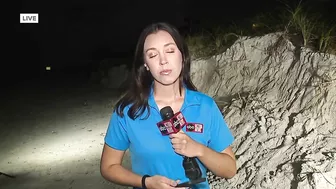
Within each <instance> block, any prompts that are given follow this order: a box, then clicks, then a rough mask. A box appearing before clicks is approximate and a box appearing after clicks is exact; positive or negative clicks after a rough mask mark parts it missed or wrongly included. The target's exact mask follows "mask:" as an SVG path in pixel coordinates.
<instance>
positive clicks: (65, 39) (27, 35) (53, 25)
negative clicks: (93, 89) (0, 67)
mask: <svg viewBox="0 0 336 189" xmlns="http://www.w3.org/2000/svg"><path fill="white" fill-rule="evenodd" d="M316 1H317V0H316ZM204 2H206V3H204ZM223 2H225V4H224V5H219V3H223ZM274 2H276V1H275V0H255V1H246V2H245V1H242V0H241V1H238V0H237V1H231V3H227V1H211V0H208V1H192V0H184V1H183V0H170V1H154V0H147V1H131V0H124V1H111V0H110V1H106V0H96V1H88V0H86V1H83V0H81V1H80V0H69V1H42V0H35V1H28V0H22V1H21V5H20V10H19V12H20V13H38V14H39V23H38V24H20V23H19V21H17V23H16V24H15V31H16V33H15V34H16V36H15V39H16V41H15V44H16V46H20V47H25V48H20V49H15V52H16V53H17V54H20V56H14V59H15V60H14V62H15V65H14V64H11V65H8V67H9V68H8V69H7V70H13V69H14V70H15V71H16V72H18V69H17V65H21V71H20V73H21V75H24V76H25V75H27V76H31V75H38V71H39V70H41V69H43V68H44V66H45V65H52V66H54V67H65V66H70V65H87V64H88V63H89V62H90V61H91V60H93V59H96V60H99V59H103V58H104V57H111V56H117V55H119V56H126V55H127V54H130V55H132V53H133V49H134V46H135V43H136V40H137V37H138V35H139V34H140V31H141V30H142V28H143V27H144V26H145V25H147V24H148V23H151V22H153V21H168V22H170V23H172V24H174V25H176V26H178V27H179V26H182V25H183V19H184V18H186V17H189V18H192V19H193V20H197V19H199V18H201V17H202V18H208V19H210V20H213V18H219V17H221V19H223V22H224V21H231V20H235V19H239V18H243V17H248V16H250V15H253V12H256V11H258V10H260V9H262V10H270V9H273V8H274V7H275V3H274ZM18 20H19V15H18ZM31 71H34V72H31Z"/></svg>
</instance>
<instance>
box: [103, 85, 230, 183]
mask: <svg viewBox="0 0 336 189" xmlns="http://www.w3.org/2000/svg"><path fill="white" fill-rule="evenodd" d="M148 104H149V106H150V116H149V117H148V118H147V119H145V120H141V119H143V118H145V116H146V115H147V110H145V112H144V114H143V115H142V116H140V117H138V118H137V119H135V120H132V119H131V118H129V117H128V115H127V111H128V109H129V107H126V108H125V109H124V117H123V118H121V117H119V116H118V115H117V114H116V112H115V111H114V112H113V114H112V116H111V120H110V122H109V125H108V129H107V133H106V136H105V143H106V144H107V145H108V146H110V147H111V148H114V149H117V150H127V149H129V151H130V156H131V163H132V171H133V172H134V173H136V174H139V175H145V174H147V175H151V176H154V175H161V176H165V177H167V178H169V179H172V180H181V183H182V182H185V181H188V178H187V177H186V176H185V172H184V169H183V166H182V161H183V157H182V156H181V155H179V154H177V153H175V151H174V149H173V147H172V144H171V142H170V139H169V137H168V136H162V134H161V133H160V131H159V129H158V127H157V125H156V124H157V123H158V122H160V121H162V119H161V115H160V110H159V108H158V106H157V104H156V102H155V100H154V96H153V88H152V89H151V93H150V96H149V99H148ZM181 112H182V114H183V115H184V117H185V119H186V121H187V122H189V123H201V124H203V133H197V132H186V127H184V128H183V131H184V132H185V133H186V134H187V135H188V136H190V137H191V138H192V139H194V140H195V141H197V142H199V143H201V144H203V145H205V146H207V147H209V148H211V149H213V150H215V151H217V152H221V151H223V150H224V149H225V148H227V147H228V146H229V145H230V144H231V143H232V142H233V140H234V137H233V135H232V134H231V132H230V130H229V128H228V126H227V124H226V123H225V121H224V119H223V116H222V114H221V112H220V110H219V109H218V107H217V105H216V103H215V101H214V100H213V99H212V98H211V97H209V96H207V95H205V94H203V93H201V92H197V91H192V90H189V89H187V88H185V98H184V102H183V105H182V108H181ZM197 160H198V159H197ZM198 163H199V166H200V168H201V170H202V173H203V177H205V178H206V168H205V167H204V165H203V164H202V163H201V162H200V161H198ZM193 188H194V189H209V184H208V181H205V182H203V183H200V184H197V185H195V187H193Z"/></svg>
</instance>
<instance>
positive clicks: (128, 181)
mask: <svg viewBox="0 0 336 189" xmlns="http://www.w3.org/2000/svg"><path fill="white" fill-rule="evenodd" d="M124 154H125V151H120V150H115V149H113V148H111V147H109V146H108V145H106V144H105V145H104V148H103V153H102V157H101V164H100V172H101V175H102V176H103V177H104V178H105V179H106V180H108V181H111V182H113V183H116V184H119V185H124V186H132V187H138V188H142V185H141V179H142V176H140V175H137V174H135V173H133V172H132V171H130V170H128V169H126V168H124V167H123V166H122V165H121V163H122V159H123V157H124Z"/></svg>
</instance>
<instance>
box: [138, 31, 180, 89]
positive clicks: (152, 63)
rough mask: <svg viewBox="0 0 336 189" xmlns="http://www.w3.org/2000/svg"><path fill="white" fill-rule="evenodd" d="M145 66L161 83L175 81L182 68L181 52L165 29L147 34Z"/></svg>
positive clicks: (166, 83) (167, 83)
mask: <svg viewBox="0 0 336 189" xmlns="http://www.w3.org/2000/svg"><path fill="white" fill-rule="evenodd" d="M144 62H145V67H146V69H147V70H148V71H150V72H151V74H152V76H153V77H154V79H155V80H156V81H157V82H159V83H161V84H162V85H170V84H173V83H174V82H176V81H177V80H178V78H179V76H180V73H181V70H182V54H181V52H180V50H179V49H178V48H177V46H176V44H175V41H174V39H173V38H172V37H171V35H170V34H169V33H168V32H166V31H158V32H157V33H155V34H150V35H148V36H147V38H146V40H145V44H144Z"/></svg>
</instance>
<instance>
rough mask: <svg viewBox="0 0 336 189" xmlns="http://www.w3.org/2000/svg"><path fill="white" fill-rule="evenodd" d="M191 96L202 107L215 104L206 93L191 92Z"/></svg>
mask: <svg viewBox="0 0 336 189" xmlns="http://www.w3.org/2000/svg"><path fill="white" fill-rule="evenodd" d="M189 94H190V96H191V97H193V98H195V99H196V100H197V101H199V103H201V104H202V105H209V106H212V105H213V104H214V103H215V100H214V98H213V97H211V96H210V95H208V94H206V93H204V92H200V91H193V90H190V91H189Z"/></svg>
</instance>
